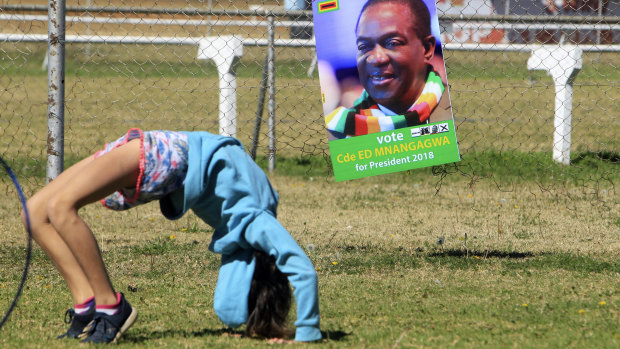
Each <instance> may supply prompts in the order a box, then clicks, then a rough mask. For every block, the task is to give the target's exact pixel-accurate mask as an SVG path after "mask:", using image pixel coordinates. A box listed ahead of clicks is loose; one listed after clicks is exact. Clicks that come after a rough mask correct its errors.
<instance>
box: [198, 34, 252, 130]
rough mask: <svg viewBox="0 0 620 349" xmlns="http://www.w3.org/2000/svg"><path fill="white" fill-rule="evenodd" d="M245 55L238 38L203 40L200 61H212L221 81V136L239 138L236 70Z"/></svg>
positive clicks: (221, 37) (199, 44) (220, 37)
mask: <svg viewBox="0 0 620 349" xmlns="http://www.w3.org/2000/svg"><path fill="white" fill-rule="evenodd" d="M242 55H243V41H241V39H239V38H238V37H236V36H234V35H233V36H218V37H209V38H204V39H201V40H200V41H199V43H198V59H212V60H213V62H215V65H216V67H217V72H218V75H219V79H220V105H219V120H220V134H221V135H225V136H230V137H237V76H236V75H235V68H236V67H237V63H238V62H239V58H240V57H241V56H242Z"/></svg>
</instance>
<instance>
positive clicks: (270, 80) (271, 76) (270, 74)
mask: <svg viewBox="0 0 620 349" xmlns="http://www.w3.org/2000/svg"><path fill="white" fill-rule="evenodd" d="M268 40H269V44H268V46H267V69H268V70H267V86H268V90H269V104H268V105H267V113H268V114H269V119H268V120H269V122H268V126H269V172H272V171H273V170H274V169H275V168H276V99H275V95H276V87H275V61H274V60H275V51H276V50H275V43H274V40H275V23H274V17H273V15H271V16H269V29H268Z"/></svg>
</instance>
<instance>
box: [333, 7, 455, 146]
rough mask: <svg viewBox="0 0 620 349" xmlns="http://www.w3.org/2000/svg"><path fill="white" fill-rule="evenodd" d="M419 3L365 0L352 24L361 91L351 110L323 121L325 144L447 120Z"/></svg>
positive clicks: (427, 26) (444, 91)
mask: <svg viewBox="0 0 620 349" xmlns="http://www.w3.org/2000/svg"><path fill="white" fill-rule="evenodd" d="M430 22H431V20H430V14H429V11H428V8H427V7H426V5H425V4H424V2H423V1H422V0H369V1H368V2H367V3H366V4H365V5H364V7H363V8H362V10H361V12H360V15H359V17H358V20H357V24H356V28H355V34H356V44H357V70H358V74H359V79H360V82H361V84H362V86H363V87H364V90H363V91H362V94H361V96H360V97H359V98H358V99H357V100H356V101H355V102H354V103H353V106H352V108H344V107H339V108H337V109H335V110H334V111H332V112H331V113H329V114H327V115H326V116H325V124H326V127H327V130H328V134H329V139H330V140H332V139H340V138H347V137H352V136H360V135H365V134H370V133H375V132H383V131H390V130H395V129H399V128H404V127H411V126H417V125H422V124H426V123H429V122H430V123H432V122H437V121H444V120H448V119H451V118H452V112H451V108H450V98H449V96H448V91H447V89H446V86H445V85H444V82H443V81H442V79H441V77H440V74H439V73H438V72H437V71H438V70H441V68H443V61H442V60H441V59H439V63H440V64H438V66H440V69H436V68H434V66H433V63H434V61H436V60H434V59H433V58H434V54H435V46H436V40H435V37H434V36H433V35H431V24H430Z"/></svg>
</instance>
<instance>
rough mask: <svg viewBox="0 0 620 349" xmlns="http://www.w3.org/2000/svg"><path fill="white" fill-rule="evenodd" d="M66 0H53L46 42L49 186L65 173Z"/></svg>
mask: <svg viewBox="0 0 620 349" xmlns="http://www.w3.org/2000/svg"><path fill="white" fill-rule="evenodd" d="M65 8H66V7H65V0H50V1H49V5H48V15H49V22H48V39H47V40H48V41H47V56H48V63H49V64H48V68H47V167H46V178H47V183H49V182H50V181H52V180H54V179H55V178H56V177H57V176H58V175H59V174H60V173H61V172H62V170H63V163H64V140H65V137H64V120H65Z"/></svg>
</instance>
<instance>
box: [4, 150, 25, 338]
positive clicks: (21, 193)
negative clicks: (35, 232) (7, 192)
mask: <svg viewBox="0 0 620 349" xmlns="http://www.w3.org/2000/svg"><path fill="white" fill-rule="evenodd" d="M0 164H1V165H2V167H4V170H5V171H6V173H8V175H9V177H11V180H12V181H13V184H14V185H15V189H16V190H17V195H18V196H19V201H20V203H21V205H22V208H23V210H24V216H25V218H26V232H27V233H28V243H27V247H26V263H25V264H24V272H23V274H22V280H21V282H20V283H19V287H18V288H17V292H16V293H15V297H13V302H12V303H11V305H10V306H9V309H7V311H6V313H5V314H4V317H3V318H2V321H1V322H0V329H2V326H4V323H5V322H6V320H7V319H8V318H9V315H11V312H12V311H13V309H14V308H15V306H16V305H17V301H18V300H19V296H20V295H21V293H22V289H23V288H24V284H25V283H26V278H27V277H28V268H29V267H30V257H31V253H32V233H31V231H30V215H29V214H28V208H27V207H26V198H25V197H24V193H23V192H22V188H21V187H20V186H19V182H18V181H17V177H16V176H15V174H14V173H13V170H11V168H10V167H9V165H7V163H6V162H4V160H3V159H2V157H0Z"/></svg>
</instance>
